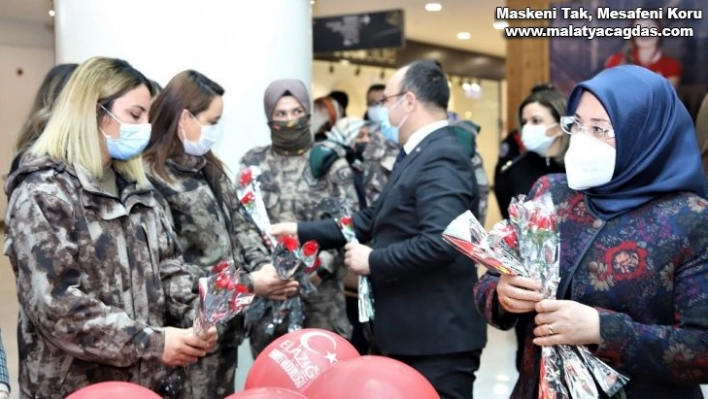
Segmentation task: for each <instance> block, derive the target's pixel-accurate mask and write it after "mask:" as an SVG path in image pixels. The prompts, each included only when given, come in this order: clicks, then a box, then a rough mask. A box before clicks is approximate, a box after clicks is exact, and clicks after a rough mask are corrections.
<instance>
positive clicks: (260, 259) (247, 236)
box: [232, 204, 270, 272]
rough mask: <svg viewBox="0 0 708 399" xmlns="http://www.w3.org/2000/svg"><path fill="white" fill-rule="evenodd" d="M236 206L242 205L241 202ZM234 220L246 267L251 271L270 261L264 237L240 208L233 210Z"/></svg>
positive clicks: (235, 231)
mask: <svg viewBox="0 0 708 399" xmlns="http://www.w3.org/2000/svg"><path fill="white" fill-rule="evenodd" d="M236 206H238V207H241V205H240V204H238V205H236ZM232 220H233V226H234V233H235V234H236V238H237V239H238V242H239V244H240V245H241V254H242V256H243V259H244V260H245V265H244V268H245V269H246V270H247V271H249V272H251V271H254V270H257V269H258V268H259V267H260V266H262V265H264V264H266V263H270V255H269V253H268V249H267V248H266V246H265V244H264V243H263V238H262V237H261V233H260V231H259V230H258V228H257V227H256V226H254V225H253V223H252V222H251V221H250V220H249V219H247V218H246V217H244V216H243V214H242V213H241V212H240V211H238V210H237V211H235V212H233V217H232Z"/></svg>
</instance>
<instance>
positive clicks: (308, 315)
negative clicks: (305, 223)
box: [241, 79, 358, 357]
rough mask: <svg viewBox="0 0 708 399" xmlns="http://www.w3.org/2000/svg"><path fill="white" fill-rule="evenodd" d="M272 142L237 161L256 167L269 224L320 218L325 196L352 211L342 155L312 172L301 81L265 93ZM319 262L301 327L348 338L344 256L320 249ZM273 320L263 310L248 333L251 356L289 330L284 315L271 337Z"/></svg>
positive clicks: (275, 84)
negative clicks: (319, 172) (317, 172)
mask: <svg viewBox="0 0 708 399" xmlns="http://www.w3.org/2000/svg"><path fill="white" fill-rule="evenodd" d="M264 97H265V98H264V103H265V112H266V118H267V119H268V126H269V127H270V132H271V142H272V144H271V145H268V146H264V147H257V148H254V149H252V150H250V151H249V152H248V153H246V155H244V156H243V158H242V159H241V164H242V165H243V166H249V165H255V166H258V167H259V168H260V169H261V171H262V174H261V176H260V183H261V192H262V193H263V197H264V198H263V200H264V202H265V205H266V208H267V212H268V217H269V218H270V221H271V222H273V223H280V222H294V221H298V220H314V219H320V218H322V217H324V212H323V211H322V210H320V209H318V204H319V203H320V201H321V200H322V199H323V198H325V197H338V198H342V199H344V198H346V199H348V200H349V201H351V204H353V208H354V209H353V210H356V209H357V208H358V207H356V203H357V201H358V200H357V196H356V191H355V189H354V182H353V179H352V172H351V168H350V167H349V164H348V163H347V161H346V159H345V158H344V157H340V158H338V159H337V160H336V161H334V162H333V163H332V164H331V166H330V167H329V168H328V170H327V171H326V172H324V173H323V175H322V176H321V177H320V178H315V177H314V176H313V173H312V167H311V162H310V161H311V160H310V153H311V150H312V145H313V136H312V132H311V131H310V96H309V94H308V91H307V88H306V87H305V85H304V84H303V83H302V82H301V81H299V80H295V79H281V80H276V81H274V82H273V83H271V84H270V85H269V86H268V88H267V89H266V92H265V96H264ZM319 258H320V261H321V264H322V265H321V266H320V267H319V269H318V270H317V272H316V273H313V275H312V276H311V280H312V281H313V283H314V284H315V285H316V286H317V291H316V292H314V293H313V294H310V295H309V296H307V297H303V298H302V299H303V302H304V305H305V312H304V313H305V323H304V326H305V327H309V328H322V329H325V330H329V331H333V332H335V333H337V334H340V335H342V336H343V337H345V338H348V337H349V335H350V334H351V324H349V320H347V315H346V310H345V305H344V286H343V283H342V279H343V278H344V275H345V274H346V268H345V267H344V261H343V258H342V257H341V256H340V255H339V254H338V253H337V252H336V251H327V252H321V253H320V255H319ZM271 319H272V315H271V314H267V315H266V316H265V318H264V319H263V322H262V323H261V324H260V325H255V326H254V327H253V330H252V332H251V351H252V352H253V355H254V357H255V356H257V355H258V353H260V351H262V350H263V349H264V348H265V347H266V346H267V345H268V344H269V343H270V342H271V341H273V340H274V339H276V338H277V337H278V336H280V335H283V334H285V333H286V332H287V328H288V320H287V319H285V321H284V322H283V323H281V324H280V325H279V326H278V327H277V328H276V329H275V333H274V334H273V335H269V334H267V333H265V326H266V325H267V324H268V323H269V322H270V320H271Z"/></svg>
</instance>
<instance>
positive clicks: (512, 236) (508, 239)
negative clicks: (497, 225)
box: [503, 225, 519, 249]
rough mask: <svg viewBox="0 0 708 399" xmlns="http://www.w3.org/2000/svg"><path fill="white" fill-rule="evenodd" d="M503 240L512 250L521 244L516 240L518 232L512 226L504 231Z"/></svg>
mask: <svg viewBox="0 0 708 399" xmlns="http://www.w3.org/2000/svg"><path fill="white" fill-rule="evenodd" d="M503 239H504V242H505V243H506V245H508V246H509V248H511V249H514V248H516V247H517V246H518V245H519V242H518V241H517V239H516V232H515V231H514V228H513V227H511V226H510V225H509V226H507V227H506V228H505V229H504V236H503Z"/></svg>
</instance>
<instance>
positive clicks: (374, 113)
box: [366, 105, 383, 123]
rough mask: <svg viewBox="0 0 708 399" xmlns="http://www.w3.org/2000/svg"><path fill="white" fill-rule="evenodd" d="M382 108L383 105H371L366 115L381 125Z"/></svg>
mask: <svg viewBox="0 0 708 399" xmlns="http://www.w3.org/2000/svg"><path fill="white" fill-rule="evenodd" d="M381 108H383V105H371V106H369V107H368V108H367V109H366V115H367V116H368V117H369V120H370V121H372V122H374V123H381V115H382V114H381Z"/></svg>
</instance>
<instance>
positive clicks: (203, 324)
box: [194, 261, 255, 334]
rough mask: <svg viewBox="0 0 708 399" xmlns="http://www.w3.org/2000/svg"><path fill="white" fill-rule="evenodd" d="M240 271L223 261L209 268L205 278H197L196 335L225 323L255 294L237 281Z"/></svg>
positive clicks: (247, 303)
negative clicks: (197, 309) (210, 269)
mask: <svg viewBox="0 0 708 399" xmlns="http://www.w3.org/2000/svg"><path fill="white" fill-rule="evenodd" d="M240 275H241V270H239V269H237V268H236V267H235V266H234V264H233V262H231V261H223V262H220V263H219V264H217V265H216V266H214V267H213V268H212V273H211V275H210V276H208V277H202V278H200V279H199V311H198V313H197V318H196V319H195V320H194V333H195V334H199V333H200V332H202V331H206V330H208V329H210V328H211V327H213V326H215V325H216V323H219V322H222V323H225V322H227V321H229V320H231V319H232V318H233V317H235V316H236V315H238V314H239V313H242V312H243V311H245V310H246V309H247V308H248V306H249V305H250V304H251V302H252V301H253V297H254V296H255V294H254V293H253V292H250V291H249V289H248V287H246V286H245V285H244V284H241V283H240V282H239V277H240Z"/></svg>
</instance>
